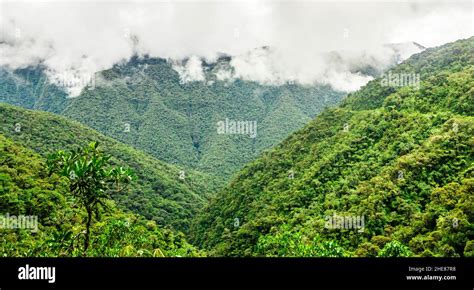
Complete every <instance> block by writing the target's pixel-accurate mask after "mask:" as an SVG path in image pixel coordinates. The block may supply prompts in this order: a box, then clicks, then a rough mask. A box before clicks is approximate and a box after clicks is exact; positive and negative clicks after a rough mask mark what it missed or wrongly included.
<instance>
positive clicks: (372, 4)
mask: <svg viewBox="0 0 474 290" xmlns="http://www.w3.org/2000/svg"><path fill="white" fill-rule="evenodd" d="M472 3H473V2H472V1H470V0H469V1H456V0H447V1H434V0H425V1H421V0H420V1H403V0H402V1H400V0H398V1H387V0H383V1H382V0H380V1H355V0H352V1H348V0H346V1H307V0H306V1H232V2H231V1H152V0H148V1H123V0H122V1H106V0H100V1H98V0H95V1H92V0H82V1H77V0H76V1H31V0H30V1H25V0H23V1H22V0H20V1H18V0H16V1H8V0H0V66H4V67H8V68H10V69H16V68H23V67H27V66H32V65H37V64H39V63H41V64H43V65H44V66H46V67H47V68H48V70H47V72H48V75H49V76H50V78H51V79H52V80H53V79H60V78H64V76H68V75H74V74H76V75H90V74H93V73H94V72H97V71H100V70H104V69H108V68H110V67H112V66H113V65H114V64H116V63H119V62H121V61H126V60H127V59H129V58H130V57H131V56H132V55H134V54H138V55H145V54H147V55H150V56H152V57H162V58H169V59H173V60H178V62H175V63H176V65H175V66H174V67H175V69H176V71H178V73H179V74H180V76H181V78H182V80H183V82H193V81H204V80H205V76H204V74H203V71H202V66H201V65H202V60H206V61H207V62H213V61H215V60H216V59H217V57H218V56H219V55H220V54H221V53H226V54H229V55H232V56H234V57H233V59H232V62H231V68H232V70H230V71H222V72H219V77H220V78H221V79H224V80H232V79H235V78H242V79H247V80H253V81H258V82H261V83H266V84H274V85H279V84H282V83H285V82H287V81H294V82H297V83H300V84H303V85H311V84H314V83H326V84H330V85H331V86H333V87H334V88H335V89H338V90H343V91H353V90H356V89H358V88H359V87H360V86H361V85H363V84H365V83H366V82H367V81H369V80H370V79H371V77H369V76H364V75H361V74H359V73H355V72H353V70H352V69H351V68H352V67H353V66H357V65H359V64H360V62H370V63H371V64H375V65H377V66H380V67H383V66H384V65H387V64H388V63H389V61H390V59H391V57H392V56H393V53H394V51H393V49H389V48H388V47H387V46H386V45H387V44H393V43H402V44H406V45H402V46H401V47H402V48H403V51H402V54H403V55H402V56H403V58H407V57H408V56H410V55H411V54H412V53H416V52H418V51H419V49H418V48H416V47H415V46H413V45H410V44H409V43H410V42H412V41H415V42H417V43H419V44H421V45H423V46H425V47H434V46H438V45H442V44H444V43H447V42H451V41H455V40H457V39H461V38H468V37H471V36H472V35H473V34H474V33H473V30H474V28H473V26H474V20H473V15H474V8H473V4H472ZM263 47H268V49H263ZM331 51H337V52H339V53H340V55H341V56H342V59H343V60H344V62H343V63H334V62H333V61H330V60H328V58H327V53H328V52H331ZM179 60H184V61H182V62H179ZM81 88H82V87H81V85H78V86H77V87H73V88H69V89H70V93H71V94H72V95H77V94H78V93H79V92H80V90H81Z"/></svg>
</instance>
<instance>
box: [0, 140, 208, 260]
mask: <svg viewBox="0 0 474 290" xmlns="http://www.w3.org/2000/svg"><path fill="white" fill-rule="evenodd" d="M0 215H1V217H2V234H1V235H0V257H62V256H80V255H82V254H83V253H82V251H81V237H82V231H83V228H82V227H81V221H83V220H84V219H85V217H86V213H85V211H83V210H81V209H80V208H78V207H77V204H76V203H75V201H74V198H73V196H72V195H71V194H70V193H69V190H68V186H67V183H66V181H65V180H64V179H60V178H59V177H58V176H57V175H52V176H49V175H48V172H47V170H46V168H45V162H44V159H43V158H42V157H41V156H40V155H38V154H37V153H35V152H33V151H31V150H29V149H26V148H24V147H22V146H20V145H18V144H17V143H16V142H12V141H11V140H9V139H7V138H5V137H4V136H3V135H0ZM20 216H34V217H35V218H36V222H37V223H35V222H34V220H33V219H31V220H29V221H30V223H28V224H26V223H23V222H21V223H22V224H23V225H28V227H23V228H22V229H15V228H13V229H10V228H9V226H6V225H7V222H6V221H5V218H9V219H12V218H15V220H16V218H20ZM29 219H30V218H29ZM8 223H10V225H11V223H12V220H9V222H8ZM91 232H92V240H91V247H90V248H89V250H88V251H87V256H100V257H118V256H121V257H124V256H149V257H162V256H181V255H199V253H198V252H197V251H196V250H195V249H194V248H193V247H192V246H190V245H189V244H188V243H187V242H186V241H185V239H184V237H183V235H182V234H176V233H174V232H172V231H170V230H164V229H162V228H160V227H158V226H157V225H156V223H155V222H152V221H147V220H144V219H143V218H141V217H139V216H136V215H132V214H126V213H124V212H122V211H120V210H119V209H117V208H116V206H115V205H114V204H113V203H109V210H108V211H107V212H105V213H103V214H102V215H101V217H100V219H99V221H97V222H96V223H94V224H93V226H92V230H91Z"/></svg>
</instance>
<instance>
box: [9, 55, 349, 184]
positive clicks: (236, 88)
mask: <svg viewBox="0 0 474 290" xmlns="http://www.w3.org/2000/svg"><path fill="white" fill-rule="evenodd" d="M228 62H229V59H227V58H221V59H219V61H218V62H217V63H215V64H212V65H207V64H204V71H205V72H206V74H205V75H206V80H205V81H202V82H190V83H182V82H181V81H180V77H179V75H178V73H177V72H176V71H175V70H174V69H173V64H172V63H171V62H169V61H166V60H163V59H156V58H148V57H144V58H138V57H135V58H132V59H131V60H130V61H129V62H127V63H122V64H118V65H116V66H114V67H113V68H111V69H109V70H106V71H103V72H98V73H96V75H95V86H94V88H93V89H92V87H88V88H87V89H85V90H83V92H82V93H81V95H79V96H77V97H74V98H66V96H65V93H64V92H62V93H60V94H59V93H58V94H56V95H54V94H53V92H56V91H58V90H60V89H58V88H57V87H55V86H54V85H49V86H48V85H47V79H46V76H45V75H44V73H42V68H36V69H35V68H29V69H24V70H18V71H14V72H9V71H2V70H1V69H0V73H2V74H3V75H4V77H3V78H2V77H0V102H6V103H10V104H14V105H20V106H23V107H25V108H30V109H40V110H47V111H51V112H54V113H58V114H61V115H63V116H66V117H68V118H70V119H74V120H77V121H79V122H81V123H82V124H85V125H87V126H89V127H91V128H94V129H96V130H97V131H99V132H101V133H103V134H105V135H107V136H111V137H113V138H115V139H117V140H119V141H121V142H123V143H125V144H129V145H132V146H133V147H134V148H137V149H140V150H143V151H144V152H146V153H148V154H150V155H152V156H154V157H156V158H158V159H160V160H163V161H165V162H168V163H171V164H175V165H178V166H184V167H186V168H193V169H196V170H199V171H201V172H207V173H211V174H213V175H217V176H219V177H220V178H223V179H228V178H229V177H230V176H231V175H232V174H233V173H235V172H236V171H237V170H238V169H240V168H241V167H242V166H243V165H244V164H245V163H247V162H249V161H251V160H253V159H255V158H256V157H257V156H258V155H259V154H260V153H261V152H262V150H264V149H266V148H269V147H271V146H274V145H276V144H277V143H278V142H280V141H281V140H283V139H284V138H286V137H287V136H288V135H289V134H290V133H291V132H294V131H295V130H297V129H299V128H301V127H302V126H303V125H304V124H305V123H307V122H308V121H310V120H311V119H312V118H314V116H315V115H317V114H318V113H319V112H321V111H322V110H323V109H324V108H325V107H327V106H332V105H334V104H337V103H338V102H339V101H340V100H341V99H342V97H343V95H344V93H342V92H335V91H334V90H332V89H331V88H330V87H329V86H300V85H294V84H287V85H283V86H267V85H261V84H258V83H256V82H250V81H243V80H235V81H233V82H231V81H220V80H217V79H216V76H215V73H216V72H217V71H219V70H220V69H221V68H222V67H223V66H228ZM45 80H46V82H45ZM46 104H48V105H46ZM226 118H228V119H231V120H236V121H256V122H257V136H258V137H257V138H250V137H249V136H248V135H224V134H221V135H219V134H217V122H219V121H223V120H225V119H226ZM128 125H129V126H130V127H129V128H128V127H127V129H126V126H128ZM128 129H129V130H128Z"/></svg>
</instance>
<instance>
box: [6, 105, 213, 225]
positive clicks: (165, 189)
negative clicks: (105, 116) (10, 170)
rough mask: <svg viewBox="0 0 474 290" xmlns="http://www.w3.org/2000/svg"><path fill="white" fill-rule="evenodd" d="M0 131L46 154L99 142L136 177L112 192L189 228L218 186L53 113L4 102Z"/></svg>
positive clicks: (143, 211) (164, 221)
mask: <svg viewBox="0 0 474 290" xmlns="http://www.w3.org/2000/svg"><path fill="white" fill-rule="evenodd" d="M0 124H1V126H0V134H3V135H4V136H6V137H7V138H10V139H12V140H13V141H15V142H17V143H18V144H20V145H22V146H24V147H26V148H29V149H32V150H34V151H35V152H37V153H39V154H40V155H42V156H43V157H44V158H46V157H47V156H48V155H49V154H51V153H54V152H56V151H58V150H65V151H68V150H75V149H78V147H83V146H85V145H87V144H89V143H90V142H93V141H96V142H99V143H100V144H101V146H102V148H103V150H104V151H105V152H106V153H107V154H109V155H111V156H112V159H111V162H112V164H113V165H117V166H123V167H130V168H131V169H133V170H134V172H135V174H136V176H137V179H136V180H135V181H133V182H132V184H131V185H130V190H129V191H127V192H121V193H118V194H115V195H114V196H113V198H114V199H115V201H116V202H117V205H118V206H119V207H120V208H121V209H129V210H131V211H133V212H134V213H137V214H140V215H142V216H144V217H145V218H147V219H150V220H154V221H156V222H157V223H158V225H161V226H168V227H171V228H173V229H178V230H182V231H187V230H188V227H189V223H190V220H191V219H192V218H193V217H194V216H195V214H196V212H197V211H198V210H199V209H200V208H201V207H202V206H204V204H205V203H206V201H207V198H208V197H209V195H210V194H212V193H213V192H214V190H215V188H216V187H217V186H218V181H217V182H216V181H215V180H216V179H215V178H213V177H212V176H210V175H205V174H201V173H198V172H195V171H192V170H187V169H185V168H178V167H175V166H173V165H169V164H166V163H164V162H161V161H158V160H156V159H155V158H153V157H151V156H149V155H147V154H145V153H142V152H140V151H137V150H135V149H133V148H131V147H129V146H127V145H124V144H121V143H119V142H117V141H115V140H113V139H111V138H108V137H105V136H103V135H102V134H100V133H98V132H96V131H94V130H92V129H89V128H87V127H85V126H83V125H81V124H78V123H77V122H73V121H69V120H67V119H65V118H63V117H59V116H55V115H53V114H50V113H44V112H37V111H30V110H25V109H22V108H18V107H14V106H10V105H5V104H0Z"/></svg>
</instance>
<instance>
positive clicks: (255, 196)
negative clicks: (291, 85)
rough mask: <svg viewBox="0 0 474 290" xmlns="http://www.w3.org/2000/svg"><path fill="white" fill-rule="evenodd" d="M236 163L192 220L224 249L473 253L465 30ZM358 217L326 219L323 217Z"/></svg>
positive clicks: (471, 95)
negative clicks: (344, 223)
mask: <svg viewBox="0 0 474 290" xmlns="http://www.w3.org/2000/svg"><path fill="white" fill-rule="evenodd" d="M391 72H392V73H393V74H397V73H407V74H420V79H421V83H420V84H419V85H420V86H419V89H417V86H410V85H408V86H407V85H404V86H393V85H383V81H382V79H381V78H378V79H375V80H373V81H371V82H369V83H368V84H367V85H366V86H365V87H363V88H362V89H361V90H359V91H358V92H356V93H354V94H351V95H349V96H348V97H347V98H346V99H345V100H344V102H343V104H342V105H341V106H339V107H338V108H333V109H327V110H325V111H324V112H323V113H322V114H320V115H319V116H318V117H317V118H316V119H314V120H313V121H311V122H310V123H309V124H308V125H307V126H306V127H304V128H303V129H301V130H300V131H298V132H296V133H294V134H292V135H291V136H290V137H288V138H287V139H286V140H285V141H283V142H282V143H281V144H280V145H278V146H276V147H275V148H274V149H271V150H269V151H266V152H265V153H264V154H263V155H262V156H261V157H260V158H258V159H257V160H255V161H253V162H251V163H250V164H248V165H246V166H245V168H244V169H243V170H242V171H241V172H240V173H239V174H238V175H237V176H236V177H235V178H234V179H233V180H231V182H230V184H229V185H228V186H227V187H226V188H225V189H224V190H223V191H222V192H221V193H220V194H219V195H217V196H216V197H215V199H213V200H212V201H211V203H210V205H209V206H208V207H207V208H206V210H204V211H203V212H202V214H201V215H200V217H199V219H198V220H197V221H196V223H195V225H194V230H193V231H192V232H193V234H194V235H193V240H194V241H195V242H196V244H197V245H199V246H201V247H203V248H205V249H207V250H209V251H210V253H211V254H212V255H226V256H331V257H335V256H369V257H372V256H382V257H386V256H449V257H459V256H473V255H474V232H473V223H474V195H473V193H474V163H473V161H474V38H470V39H466V40H460V41H457V42H454V43H450V44H446V45H444V46H441V47H438V48H432V49H428V50H426V51H425V52H422V53H420V54H417V55H414V56H412V57H411V58H410V59H408V60H407V61H405V62H404V63H402V64H401V65H399V66H397V67H396V68H394V69H393V70H391ZM332 216H349V217H363V218H364V221H365V222H364V224H363V227H362V228H358V229H354V228H353V227H352V228H351V227H348V228H344V229H341V228H331V227H330V226H327V220H328V217H332Z"/></svg>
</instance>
